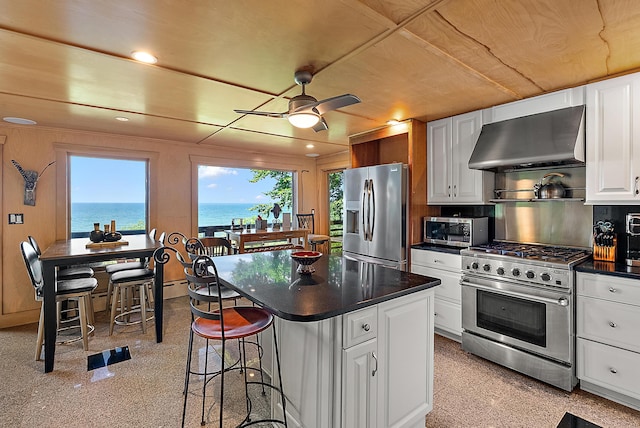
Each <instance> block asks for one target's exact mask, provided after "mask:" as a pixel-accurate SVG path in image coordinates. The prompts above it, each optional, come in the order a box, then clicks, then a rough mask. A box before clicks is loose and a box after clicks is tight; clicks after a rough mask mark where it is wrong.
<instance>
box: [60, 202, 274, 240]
mask: <svg viewBox="0 0 640 428" xmlns="http://www.w3.org/2000/svg"><path fill="white" fill-rule="evenodd" d="M267 203H268V202H267ZM255 205H257V204H255V203H232V202H225V203H218V202H209V203H202V204H199V206H198V214H199V217H198V227H205V226H223V225H230V224H231V220H232V219H234V218H242V219H249V218H250V219H254V220H255V218H256V217H257V216H258V213H257V212H255V211H249V208H251V207H253V206H255ZM145 216H146V214H145V204H144V203H133V202H131V203H113V202H76V203H73V204H71V232H72V233H78V232H80V233H82V232H89V231H91V230H93V224H94V223H99V224H100V229H101V230H102V229H103V227H104V225H105V224H109V223H110V222H111V220H115V221H116V229H118V230H137V229H143V227H141V226H143V225H144V219H145ZM136 226H137V227H136ZM148 226H149V225H147V229H149V227H148ZM151 227H153V225H151ZM128 228H131V229H128Z"/></svg>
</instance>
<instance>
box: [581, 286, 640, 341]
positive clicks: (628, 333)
mask: <svg viewBox="0 0 640 428" xmlns="http://www.w3.org/2000/svg"><path fill="white" fill-rule="evenodd" d="M577 300H578V305H577V321H576V329H577V332H578V336H579V337H583V338H585V339H592V340H596V341H598V342H602V343H606V344H608V345H614V346H619V347H621V348H625V349H630V350H632V351H637V352H640V335H638V326H640V307H638V306H633V305H625V304H622V303H616V302H610V301H607V300H602V299H594V298H591V297H584V296H578V299H577Z"/></svg>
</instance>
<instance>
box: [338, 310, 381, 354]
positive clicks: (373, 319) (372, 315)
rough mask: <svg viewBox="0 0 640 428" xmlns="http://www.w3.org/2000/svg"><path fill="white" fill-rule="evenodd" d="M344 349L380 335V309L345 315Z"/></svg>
mask: <svg viewBox="0 0 640 428" xmlns="http://www.w3.org/2000/svg"><path fill="white" fill-rule="evenodd" d="M343 320H344V326H343V331H344V337H343V338H342V340H343V347H344V348H349V347H351V346H353V345H357V344H359V343H362V342H366V341H367V340H369V339H373V338H375V337H376V336H377V335H378V309H377V307H376V306H373V307H370V308H364V309H360V310H358V311H355V312H349V313H348V314H346V315H344V319H343Z"/></svg>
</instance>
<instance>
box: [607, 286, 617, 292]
mask: <svg viewBox="0 0 640 428" xmlns="http://www.w3.org/2000/svg"><path fill="white" fill-rule="evenodd" d="M609 291H610V292H611V293H615V292H616V291H618V290H616V289H615V288H613V287H609Z"/></svg>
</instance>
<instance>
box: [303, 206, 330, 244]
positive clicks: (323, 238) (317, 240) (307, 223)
mask: <svg viewBox="0 0 640 428" xmlns="http://www.w3.org/2000/svg"><path fill="white" fill-rule="evenodd" d="M314 217H315V210H311V214H296V218H297V219H298V228H300V229H310V230H311V233H310V234H309V235H307V241H309V245H310V246H311V249H312V250H313V251H316V247H318V246H320V247H321V248H322V249H324V248H323V247H324V246H325V244H326V243H327V242H331V237H330V236H329V235H317V234H316V223H315V220H314ZM330 251H331V246H330V245H329V248H327V249H326V250H325V251H324V253H325V254H329V252H330Z"/></svg>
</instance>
